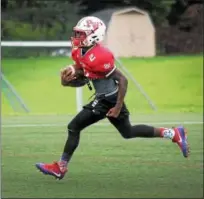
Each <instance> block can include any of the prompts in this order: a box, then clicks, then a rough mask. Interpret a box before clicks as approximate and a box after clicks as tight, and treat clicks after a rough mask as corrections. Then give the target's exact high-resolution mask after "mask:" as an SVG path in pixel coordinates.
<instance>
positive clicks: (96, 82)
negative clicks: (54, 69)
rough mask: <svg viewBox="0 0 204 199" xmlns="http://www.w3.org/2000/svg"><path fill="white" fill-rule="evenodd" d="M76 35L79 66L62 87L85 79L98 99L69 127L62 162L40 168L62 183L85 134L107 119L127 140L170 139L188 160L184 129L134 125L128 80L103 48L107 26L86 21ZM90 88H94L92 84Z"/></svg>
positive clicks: (67, 71) (74, 54) (94, 20)
mask: <svg viewBox="0 0 204 199" xmlns="http://www.w3.org/2000/svg"><path fill="white" fill-rule="evenodd" d="M73 31H74V36H73V37H72V38H71V41H72V45H73V50H72V59H73V61H74V63H75V64H74V65H71V66H69V67H68V68H65V69H64V70H63V71H62V75H61V81H62V85H64V86H66V85H69V82H71V81H73V80H74V79H76V78H79V77H80V76H85V77H86V78H87V79H88V80H90V81H91V82H92V84H93V87H94V89H95V98H94V99H93V101H91V102H90V103H89V104H87V105H85V106H84V107H83V110H82V111H81V112H79V113H78V114H77V115H76V116H75V117H74V118H73V119H72V120H71V121H70V123H69V124H68V126H67V131H68V138H67V140H66V143H65V146H64V150H63V153H62V156H61V158H60V160H59V161H57V162H54V163H51V164H46V163H37V164H36V167H37V168H38V169H39V170H40V171H41V172H43V173H44V174H48V175H52V176H54V177H55V178H57V179H62V178H63V177H64V175H65V173H66V172H67V168H68V164H69V162H70V160H71V158H72V156H73V154H74V151H75V150H76V148H77V146H78V145H79V140H80V133H81V131H82V130H83V129H84V128H86V127H88V126H90V125H92V124H94V123H96V122H98V121H99V120H102V119H104V118H107V119H108V120H109V121H110V123H111V124H112V125H113V126H114V127H115V128H116V129H117V131H118V132H119V133H120V134H121V136H122V137H123V138H125V139H131V138H136V137H143V138H155V137H158V138H167V139H170V140H172V142H173V143H176V144H177V145H178V146H179V148H180V150H181V152H182V154H183V156H184V157H188V155H189V146H188V142H187V135H186V130H185V129H184V128H183V127H182V126H179V127H175V128H164V127H160V128H156V127H153V126H150V125H144V124H139V125H133V124H131V123H130V119H129V111H128V109H127V107H126V105H125V103H124V99H125V95H126V92H127V88H128V80H127V78H126V77H125V76H124V75H123V74H122V73H121V72H120V70H118V69H117V68H116V66H115V64H114V62H115V60H114V56H113V54H112V52H111V51H110V50H109V49H107V48H105V47H104V46H103V45H102V44H101V42H102V41H103V40H104V36H105V32H106V26H105V24H104V22H103V21H102V20H100V19H98V18H96V17H92V16H88V17H84V18H82V19H81V20H80V21H79V22H78V23H77V25H76V26H75V27H74V28H73ZM88 85H89V87H90V84H89V82H88ZM80 86H81V85H80Z"/></svg>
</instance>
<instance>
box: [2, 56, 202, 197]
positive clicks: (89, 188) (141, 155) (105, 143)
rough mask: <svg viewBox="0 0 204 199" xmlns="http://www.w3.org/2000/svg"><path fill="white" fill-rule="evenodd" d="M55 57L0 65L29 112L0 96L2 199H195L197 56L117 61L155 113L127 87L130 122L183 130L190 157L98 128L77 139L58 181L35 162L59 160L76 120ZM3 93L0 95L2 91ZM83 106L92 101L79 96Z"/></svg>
mask: <svg viewBox="0 0 204 199" xmlns="http://www.w3.org/2000/svg"><path fill="white" fill-rule="evenodd" d="M70 63H71V60H70V59H67V58H63V57H62V58H61V57H58V58H57V57H52V58H47V57H46V58H36V59H35V58H29V59H3V60H2V71H3V74H4V75H5V76H6V78H7V79H8V80H9V81H10V82H11V83H12V84H13V85H14V87H15V89H16V91H17V92H18V94H19V95H20V96H21V97H22V99H23V100H24V102H25V103H26V105H27V106H28V108H29V109H30V113H28V114H25V113H16V112H14V111H13V110H12V109H11V107H10V105H9V103H8V99H7V98H6V96H5V95H4V94H5V93H4V92H3V95H2V106H1V110H2V121H1V122H2V134H1V138H2V140H1V145H2V146H1V147H2V153H1V155H2V172H1V175H2V176H1V178H2V197H3V198H9V197H10V198H11V197H12V198H99V197H100V198H117V197H118V198H201V197H202V196H203V56H201V55H198V56H186V57H185V56H178V57H155V58H149V59H148V58H145V59H143V58H140V59H137V58H132V59H122V63H123V64H124V65H125V66H126V67H127V69H128V70H129V72H130V73H131V75H132V76H133V77H134V78H136V79H137V80H138V82H139V83H140V84H141V86H142V87H143V88H144V90H145V91H146V92H147V93H148V95H149V97H150V98H151V99H152V100H153V102H154V103H155V104H156V106H157V108H158V110H157V112H154V111H152V110H151V108H150V106H149V105H148V103H147V101H146V100H145V98H144V97H143V96H142V95H141V93H140V92H139V91H138V90H137V89H136V88H135V86H134V84H133V82H132V81H131V80H129V84H128V85H129V88H128V93H127V96H126V103H127V106H128V108H129V110H130V112H131V120H132V122H133V123H134V124H135V123H143V124H152V125H154V126H158V127H159V126H160V127H161V126H162V127H164V126H166V127H172V126H177V125H185V126H186V127H187V129H188V131H189V134H188V139H189V142H190V147H191V156H190V158H188V159H185V158H184V157H183V156H182V154H181V152H180V150H179V148H178V146H177V145H175V144H173V143H172V142H171V141H170V140H165V139H141V138H137V139H131V140H124V139H123V138H122V137H121V136H120V135H119V133H118V132H117V131H116V130H115V129H114V128H113V127H112V126H110V125H109V123H107V121H102V122H100V123H98V124H97V125H94V126H91V127H89V128H87V129H85V130H84V132H82V134H81V143H80V146H79V148H78V149H77V151H76V153H75V155H74V157H73V159H72V161H71V163H70V166H69V172H68V174H67V175H66V176H65V178H64V179H63V180H62V181H56V180H55V179H54V178H53V177H50V176H44V175H42V174H41V173H39V172H38V171H37V170H36V168H35V163H36V162H41V161H44V162H52V161H54V160H56V161H57V160H59V158H60V155H61V152H62V150H63V147H64V143H65V140H66V138H67V132H66V125H67V123H68V122H69V121H70V120H71V115H74V114H75V113H76V96H75V93H76V91H75V89H73V88H64V87H62V86H61V85H60V78H59V70H60V68H62V67H64V66H66V65H68V64H70ZM3 91H5V88H4V90H3ZM83 92H84V93H83V99H84V103H87V102H88V101H89V100H88V98H89V97H90V96H91V95H92V94H93V92H90V91H89V90H88V89H87V88H86V87H85V88H84V89H83Z"/></svg>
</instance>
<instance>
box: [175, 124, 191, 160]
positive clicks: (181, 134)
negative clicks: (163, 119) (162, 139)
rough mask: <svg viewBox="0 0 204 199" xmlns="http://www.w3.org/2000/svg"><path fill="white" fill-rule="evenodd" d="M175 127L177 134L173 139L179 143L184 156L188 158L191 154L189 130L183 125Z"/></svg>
mask: <svg viewBox="0 0 204 199" xmlns="http://www.w3.org/2000/svg"><path fill="white" fill-rule="evenodd" d="M173 129H174V131H175V135H174V137H173V139H172V141H173V142H175V143H177V144H178V146H179V148H180V149H181V151H182V153H183V156H184V157H185V158H187V157H188V156H189V154H190V149H189V144H188V141H187V131H186V129H184V128H183V127H182V126H179V127H176V128H173Z"/></svg>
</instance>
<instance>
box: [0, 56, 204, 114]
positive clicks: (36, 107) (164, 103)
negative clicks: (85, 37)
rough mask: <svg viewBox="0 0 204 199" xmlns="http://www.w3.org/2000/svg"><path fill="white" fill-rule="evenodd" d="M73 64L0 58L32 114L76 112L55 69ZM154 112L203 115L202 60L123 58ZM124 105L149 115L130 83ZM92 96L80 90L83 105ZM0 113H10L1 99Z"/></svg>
mask: <svg viewBox="0 0 204 199" xmlns="http://www.w3.org/2000/svg"><path fill="white" fill-rule="evenodd" d="M70 63H72V62H71V60H70V59H68V58H63V57H62V58H56V57H51V58H30V59H3V60H2V71H3V73H4V75H5V76H6V77H7V78H8V80H9V81H10V82H11V83H12V84H13V85H14V87H15V89H16V91H17V92H18V93H19V95H20V96H21V97H22V99H23V100H24V102H25V103H26V105H27V106H28V108H29V109H30V111H31V114H75V113H76V94H75V93H76V92H75V89H74V88H64V87H62V86H61V85H60V78H59V71H60V69H61V68H63V67H64V66H66V65H68V64H70ZM122 63H123V64H124V66H125V67H126V68H127V69H128V70H129V72H130V73H131V75H132V76H133V77H134V78H135V79H136V80H137V81H138V82H139V83H140V85H141V86H142V87H143V89H144V90H145V91H146V93H147V94H148V95H149V97H150V98H151V99H152V101H153V102H154V103H155V104H156V106H157V108H158V111H159V112H177V113H178V112H202V110H203V88H202V85H203V84H202V81H203V56H200V55H198V56H188V57H187V56H178V57H156V58H145V59H142V58H132V59H122ZM128 87H129V88H128V93H127V96H126V102H127V105H128V107H129V108H130V110H131V112H132V113H133V114H136V113H138V112H142V113H144V112H152V110H151V108H150V106H149V105H148V103H147V101H146V100H145V98H144V97H143V96H142V95H141V93H140V92H139V91H138V89H137V88H136V87H135V86H134V84H133V82H132V81H131V80H130V79H129V84H128ZM92 94H93V92H91V91H89V90H88V89H87V87H85V88H84V95H83V99H84V103H87V102H88V101H89V100H88V99H89V97H90V96H91V95H92ZM2 97H3V98H2V114H3V115H8V114H10V115H11V114H15V113H14V112H13V111H12V109H11V108H10V107H9V104H8V100H7V99H6V98H5V96H4V93H3V95H2Z"/></svg>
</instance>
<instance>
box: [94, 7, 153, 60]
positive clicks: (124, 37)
mask: <svg viewBox="0 0 204 199" xmlns="http://www.w3.org/2000/svg"><path fill="white" fill-rule="evenodd" d="M92 16H95V17H98V18H100V19H102V20H103V21H104V23H105V24H106V26H107V35H106V38H105V42H104V44H105V45H107V46H108V47H109V48H110V50H112V51H113V53H114V54H115V55H116V56H118V57H152V56H155V55H156V46H155V45H156V42H155V28H154V25H153V23H152V20H151V18H150V16H149V14H148V13H147V12H146V11H143V10H140V9H138V8H136V7H131V8H120V9H106V10H102V11H99V12H96V13H93V14H92Z"/></svg>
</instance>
